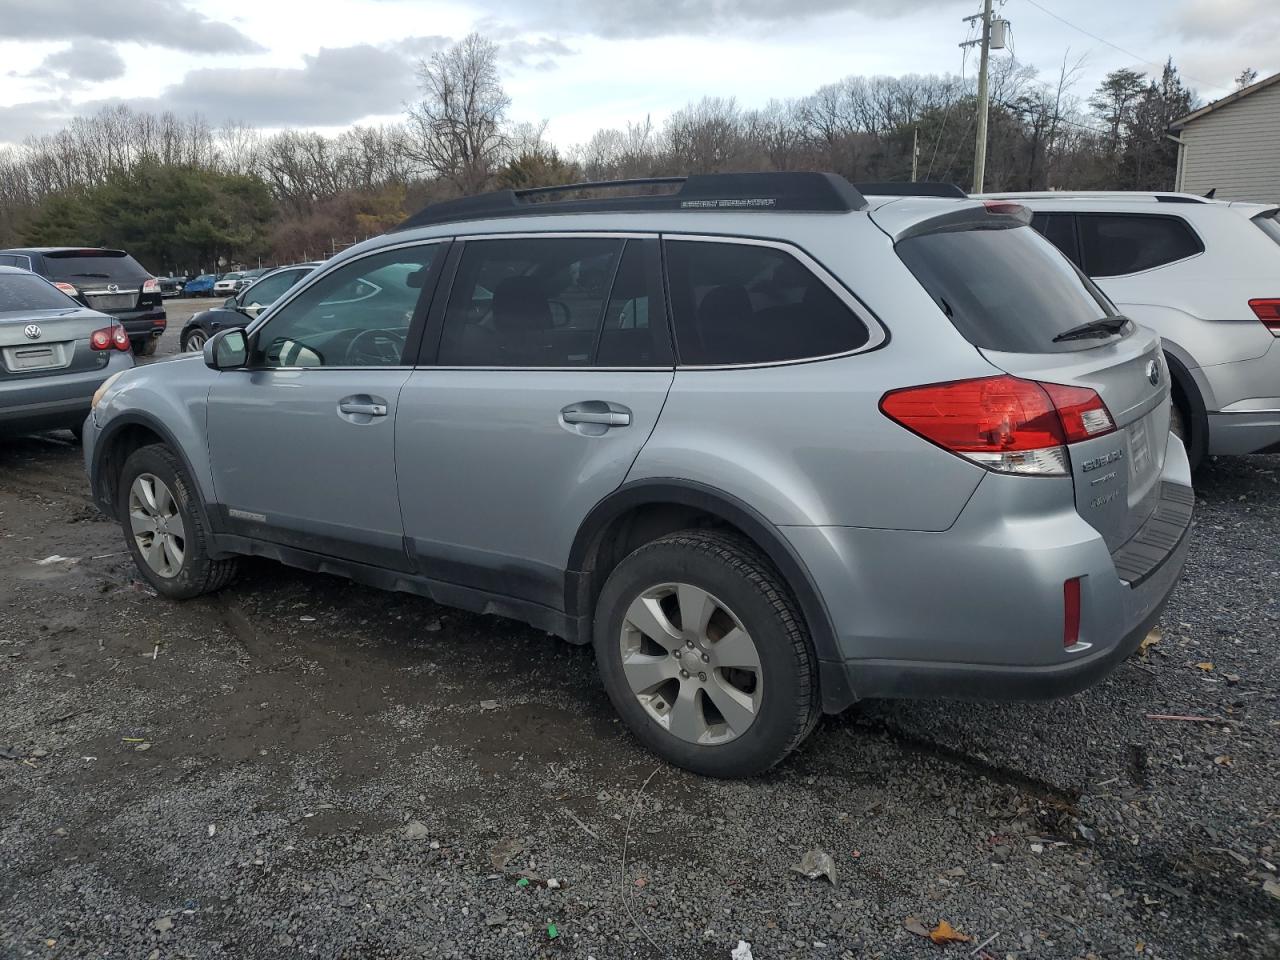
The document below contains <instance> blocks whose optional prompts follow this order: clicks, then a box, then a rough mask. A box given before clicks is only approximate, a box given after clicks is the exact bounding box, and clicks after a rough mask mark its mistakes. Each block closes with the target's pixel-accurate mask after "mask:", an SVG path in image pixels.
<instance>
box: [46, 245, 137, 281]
mask: <svg viewBox="0 0 1280 960" xmlns="http://www.w3.org/2000/svg"><path fill="white" fill-rule="evenodd" d="M44 259H45V262H46V263H47V264H48V269H49V275H50V276H52V277H54V278H55V279H58V280H110V281H112V282H114V283H128V284H130V285H131V286H132V285H136V284H141V283H142V281H143V280H146V279H148V278H149V277H150V276H151V274H149V273H147V271H146V270H144V269H143V268H142V264H140V263H138V261H137V260H135V259H133V257H131V256H129V254H127V253H125V252H124V251H123V250H55V251H53V252H52V253H46V254H45V255H44Z"/></svg>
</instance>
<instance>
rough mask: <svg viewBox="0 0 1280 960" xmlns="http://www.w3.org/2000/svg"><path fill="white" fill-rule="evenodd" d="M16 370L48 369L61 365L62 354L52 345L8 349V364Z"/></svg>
mask: <svg viewBox="0 0 1280 960" xmlns="http://www.w3.org/2000/svg"><path fill="white" fill-rule="evenodd" d="M8 366H10V368H11V369H13V370H14V371H15V372H16V371H18V370H48V369H49V368H51V367H59V366H62V356H61V354H60V353H59V352H57V351H55V350H54V349H53V347H27V348H24V349H19V350H11V351H9V364H8Z"/></svg>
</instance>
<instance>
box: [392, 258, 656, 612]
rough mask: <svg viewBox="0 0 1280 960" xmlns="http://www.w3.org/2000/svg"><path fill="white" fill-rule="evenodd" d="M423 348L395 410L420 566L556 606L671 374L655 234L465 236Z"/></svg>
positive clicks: (405, 501) (408, 524)
mask: <svg viewBox="0 0 1280 960" xmlns="http://www.w3.org/2000/svg"><path fill="white" fill-rule="evenodd" d="M444 282H447V280H446V281H443V282H442V289H443V283H444ZM433 312H434V311H433ZM437 344H438V347H437ZM424 354H425V358H424V361H423V363H422V365H421V366H420V368H419V369H417V370H415V371H414V373H413V375H412V376H411V377H410V378H409V382H408V383H407V384H406V385H405V388H404V392H403V393H402V395H401V400H400V410H399V414H398V418H397V421H396V470H397V474H398V476H399V490H400V504H401V509H402V511H403V514H404V525H405V535H406V537H407V538H408V541H409V544H410V549H411V551H412V552H413V554H414V557H415V560H416V563H417V567H418V570H419V571H420V572H421V573H423V574H424V575H426V576H429V577H432V578H433V579H438V580H444V581H447V582H450V583H456V584H460V585H463V586H466V587H471V588H474V589H480V590H485V591H489V592H492V593H497V594H502V595H506V596H511V597H516V598H518V599H521V600H526V601H531V602H534V603H540V604H543V605H544V606H548V607H551V608H554V609H562V605H563V600H564V567H565V563H566V560H567V558H568V555H569V549H570V546H571V544H572V541H573V538H574V536H575V535H576V533H577V531H578V528H579V526H580V524H581V522H582V520H583V519H584V517H585V516H586V514H587V513H588V511H590V509H591V508H592V507H593V506H594V505H595V504H596V503H597V502H599V501H600V500H601V499H603V498H604V497H605V496H606V495H607V494H608V493H610V492H611V491H612V490H614V489H616V488H617V487H618V486H619V485H620V484H621V483H622V481H623V479H624V478H625V476H626V473H627V470H628V468H630V466H631V464H632V462H633V461H634V460H635V458H636V456H637V454H638V453H639V452H640V448H641V447H642V446H643V445H644V443H645V441H646V440H647V439H648V437H649V434H650V432H651V431H652V430H653V427H654V425H655V423H656V422H657V419H658V414H659V412H660V411H661V410H662V405H663V403H664V401H665V399H666V396H667V391H668V390H669V389H670V387H671V380H672V376H673V372H672V356H671V344H670V336H669V331H668V327H667V320H666V310H665V306H664V302H663V295H662V280H661V268H660V264H659V253H658V247H657V240H656V239H654V238H651V237H650V238H646V237H641V236H630V237H628V236H619V235H599V234H596V235H586V236H584V235H527V236H518V237H494V238H488V239H470V240H467V241H466V243H465V244H464V245H463V247H462V251H461V255H460V257H459V259H458V263H457V268H456V272H455V273H454V276H453V278H452V283H451V289H450V291H449V295H448V300H447V305H446V304H443V303H442V304H441V309H440V310H439V311H438V316H436V317H434V318H433V321H432V324H431V325H429V327H428V337H427V343H426V345H425V346H424Z"/></svg>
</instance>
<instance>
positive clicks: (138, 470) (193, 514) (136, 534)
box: [116, 444, 236, 600]
mask: <svg viewBox="0 0 1280 960" xmlns="http://www.w3.org/2000/svg"><path fill="white" fill-rule="evenodd" d="M197 496H199V494H198V493H196V490H195V485H194V484H193V483H192V482H191V480H190V478H189V477H187V475H186V471H185V470H184V469H183V466H182V463H181V461H179V460H178V458H177V457H176V456H175V455H174V453H173V451H171V450H170V449H169V448H168V447H165V446H162V445H160V444H152V445H150V446H146V447H141V448H139V449H137V450H135V451H134V452H133V453H132V454H130V456H129V459H127V460H126V461H125V464H124V469H123V470H121V472H120V482H119V485H118V490H117V501H116V516H118V517H120V522H121V525H122V526H123V527H124V537H125V542H126V544H127V545H128V548H129V553H130V554H132V556H133V562H134V563H135V564H136V565H137V567H138V572H139V573H141V574H142V575H143V577H145V578H146V580H147V582H148V583H150V584H151V586H152V587H154V588H155V590H156V592H157V593H160V594H162V595H164V596H166V597H170V598H172V599H174V600H186V599H189V598H191V597H198V596H200V595H201V594H203V593H211V592H213V591H215V590H221V589H222V588H223V587H225V586H226V585H227V584H228V583H230V582H231V579H232V578H233V577H234V576H235V571H236V561H235V560H234V559H229V560H222V559H214V558H213V557H212V556H211V555H210V543H209V533H208V531H207V530H206V528H205V525H204V516H203V514H202V512H201V511H200V509H199V507H198V505H197V503H196V501H195V499H194V498H195V497H197Z"/></svg>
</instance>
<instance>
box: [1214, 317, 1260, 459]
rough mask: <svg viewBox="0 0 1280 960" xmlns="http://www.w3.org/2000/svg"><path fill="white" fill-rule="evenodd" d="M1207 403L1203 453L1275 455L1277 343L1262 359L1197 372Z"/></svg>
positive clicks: (1232, 363) (1216, 364)
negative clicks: (1206, 390) (1205, 389)
mask: <svg viewBox="0 0 1280 960" xmlns="http://www.w3.org/2000/svg"><path fill="white" fill-rule="evenodd" d="M1198 374H1199V376H1200V377H1203V378H1204V379H1205V381H1206V382H1207V386H1208V388H1209V390H1210V393H1208V394H1206V396H1212V398H1213V403H1212V404H1208V406H1209V410H1208V417H1209V448H1208V449H1209V453H1211V454H1215V455H1218V454H1221V455H1235V454H1247V453H1275V452H1278V450H1280V396H1277V394H1280V339H1276V338H1272V343H1271V344H1270V345H1269V346H1268V349H1267V350H1266V352H1265V353H1263V354H1262V356H1259V357H1252V358H1250V359H1248V360H1236V361H1233V362H1231V363H1215V364H1212V365H1211V366H1207V367H1201V368H1200V369H1199V371H1198Z"/></svg>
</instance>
